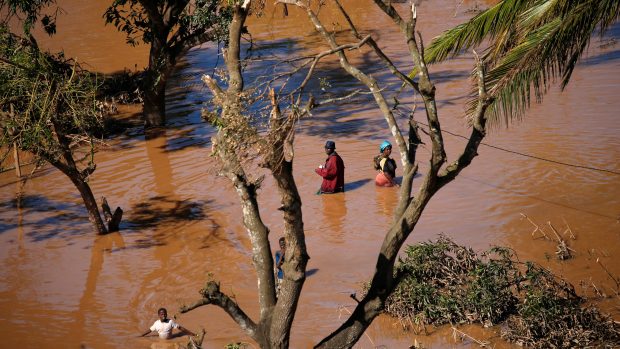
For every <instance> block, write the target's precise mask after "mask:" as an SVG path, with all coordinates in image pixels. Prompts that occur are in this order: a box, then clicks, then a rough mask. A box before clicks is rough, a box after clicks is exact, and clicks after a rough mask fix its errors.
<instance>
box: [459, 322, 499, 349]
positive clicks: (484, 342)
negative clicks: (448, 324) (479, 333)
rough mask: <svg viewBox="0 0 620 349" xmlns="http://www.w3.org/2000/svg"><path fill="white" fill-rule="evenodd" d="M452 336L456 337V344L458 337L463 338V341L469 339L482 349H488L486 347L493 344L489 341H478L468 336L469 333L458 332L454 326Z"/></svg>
mask: <svg viewBox="0 0 620 349" xmlns="http://www.w3.org/2000/svg"><path fill="white" fill-rule="evenodd" d="M452 336H453V337H454V341H455V342H456V340H457V336H458V337H460V338H461V341H463V339H464V338H467V339H469V340H471V341H473V342H474V343H476V344H478V345H479V346H480V347H481V348H486V347H488V346H489V345H490V344H491V342H489V341H482V340H479V339H476V338H474V337H472V336H470V335H468V334H467V333H465V332H463V331H460V330H458V329H457V328H456V327H454V326H452Z"/></svg>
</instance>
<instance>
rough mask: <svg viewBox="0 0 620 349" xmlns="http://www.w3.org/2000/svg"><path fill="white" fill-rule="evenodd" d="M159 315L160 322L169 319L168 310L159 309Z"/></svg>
mask: <svg viewBox="0 0 620 349" xmlns="http://www.w3.org/2000/svg"><path fill="white" fill-rule="evenodd" d="M157 315H158V316H159V320H161V321H164V320H166V319H167V318H168V311H167V310H166V308H159V310H157Z"/></svg>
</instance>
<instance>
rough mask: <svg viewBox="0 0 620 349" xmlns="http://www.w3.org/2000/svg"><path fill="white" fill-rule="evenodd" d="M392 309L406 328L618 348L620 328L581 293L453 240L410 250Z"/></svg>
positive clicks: (508, 255)
mask: <svg viewBox="0 0 620 349" xmlns="http://www.w3.org/2000/svg"><path fill="white" fill-rule="evenodd" d="M395 278H396V280H399V281H398V285H397V287H396V288H395V290H394V292H393V293H392V295H391V296H390V297H389V298H388V299H387V301H386V304H385V311H386V313H388V314H390V315H392V316H395V317H397V318H399V319H400V320H401V323H402V324H418V325H424V324H433V325H441V324H445V323H452V324H458V323H480V324H482V325H484V326H491V325H497V324H501V325H502V337H503V338H504V339H506V340H508V341H511V342H515V343H518V344H521V345H526V346H532V347H540V348H543V347H559V348H567V347H583V346H592V345H595V346H599V347H606V346H609V347H612V346H617V345H620V332H619V331H620V328H619V326H618V325H617V324H616V323H615V322H614V321H612V320H610V319H609V318H608V317H606V316H604V315H602V314H600V313H599V311H598V310H597V309H596V308H594V307H592V306H587V307H584V306H583V305H584V301H585V300H584V299H583V298H581V297H579V296H578V295H577V294H576V292H575V290H574V287H573V286H572V285H571V284H569V283H568V282H566V281H564V280H562V279H560V278H558V277H556V276H555V275H553V274H552V273H551V272H550V271H548V270H546V269H544V268H543V267H541V266H539V265H536V264H534V263H522V262H520V261H518V260H517V258H516V256H515V254H514V252H513V251H512V250H510V249H508V248H502V247H494V248H491V249H490V250H488V251H486V252H484V253H481V254H479V255H478V254H476V253H475V252H474V251H473V250H472V249H471V248H466V247H463V246H459V245H457V244H456V243H454V242H453V241H452V240H450V239H449V238H447V237H445V236H441V237H440V238H439V239H438V240H437V241H435V242H423V243H420V244H417V245H415V246H408V247H407V248H406V250H405V256H404V258H402V259H400V260H399V263H398V264H397V266H396V271H395Z"/></svg>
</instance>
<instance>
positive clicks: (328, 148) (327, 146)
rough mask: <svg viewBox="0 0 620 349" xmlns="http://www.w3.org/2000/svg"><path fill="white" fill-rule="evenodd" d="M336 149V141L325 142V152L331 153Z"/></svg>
mask: <svg viewBox="0 0 620 349" xmlns="http://www.w3.org/2000/svg"><path fill="white" fill-rule="evenodd" d="M334 150H336V143H335V142H334V141H327V142H325V154H327V155H329V154H331V153H333V152H334Z"/></svg>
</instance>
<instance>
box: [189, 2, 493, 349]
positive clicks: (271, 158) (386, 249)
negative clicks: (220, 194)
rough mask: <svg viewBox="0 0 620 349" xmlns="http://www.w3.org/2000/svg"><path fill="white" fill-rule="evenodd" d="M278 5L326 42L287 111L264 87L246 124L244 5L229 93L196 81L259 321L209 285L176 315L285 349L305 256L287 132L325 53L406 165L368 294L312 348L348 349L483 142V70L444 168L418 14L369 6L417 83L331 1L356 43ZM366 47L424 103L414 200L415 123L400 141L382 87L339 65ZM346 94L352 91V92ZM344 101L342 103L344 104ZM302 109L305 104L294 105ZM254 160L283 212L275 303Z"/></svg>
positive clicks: (236, 20) (230, 51)
mask: <svg viewBox="0 0 620 349" xmlns="http://www.w3.org/2000/svg"><path fill="white" fill-rule="evenodd" d="M278 2H279V3H282V4H284V5H293V6H297V7H299V8H301V9H302V10H304V11H305V12H306V14H307V16H308V18H309V20H310V21H311V22H312V24H313V25H314V27H315V28H316V29H317V30H318V32H319V33H320V34H321V35H322V37H323V38H324V39H325V42H326V43H327V44H328V46H329V49H328V50H327V51H324V52H321V53H319V54H317V55H316V56H314V57H313V58H312V59H310V60H309V61H308V62H309V63H310V64H309V68H308V71H307V74H306V78H305V79H304V80H303V82H302V83H301V85H300V86H298V87H297V88H296V89H294V90H293V92H294V93H296V97H295V98H293V96H291V98H290V100H292V101H293V102H292V103H290V104H289V105H288V106H287V107H286V109H285V111H284V112H283V111H281V109H280V108H281V103H279V101H278V96H277V95H276V93H275V92H274V90H273V89H272V90H271V91H270V94H269V95H270V98H269V104H270V118H269V126H268V127H267V129H266V130H258V129H257V128H256V127H255V126H253V125H254V124H253V123H252V120H251V118H250V117H248V109H249V108H248V106H249V105H250V104H251V103H252V102H251V100H252V98H254V97H252V96H253V95H255V94H253V93H252V92H250V90H247V89H245V86H244V80H243V74H242V73H243V72H242V68H241V62H240V38H241V31H242V28H243V25H244V21H245V19H246V18H247V16H248V8H249V7H248V5H249V3H250V0H245V1H243V3H240V2H236V4H235V5H233V19H232V22H231V24H230V27H229V38H228V47H227V49H226V50H225V52H224V56H225V62H226V67H227V85H228V87H227V89H223V88H222V87H221V85H220V83H218V81H217V80H216V79H214V78H213V77H211V76H204V77H203V81H204V82H205V84H206V85H207V86H208V87H209V89H210V90H211V92H212V93H213V102H214V104H215V105H216V106H217V111H207V112H205V118H206V119H207V120H209V121H210V122H211V123H212V124H213V125H216V126H217V128H218V133H217V135H216V136H214V137H213V139H212V143H213V153H214V154H215V155H216V156H217V157H218V158H219V159H220V160H221V174H222V175H225V176H226V177H228V178H229V179H230V180H231V182H232V183H233V186H234V188H235V190H236V192H237V194H238V196H239V199H240V202H241V206H242V208H243V220H244V225H245V227H246V229H247V231H248V234H249V237H250V241H251V243H252V256H253V263H254V267H255V269H256V271H257V277H258V292H259V303H260V317H259V319H258V321H255V320H252V319H251V318H250V317H249V316H248V315H247V314H245V313H244V312H243V310H242V309H241V308H240V307H239V305H238V304H237V303H236V302H235V301H234V300H232V299H231V298H230V297H228V296H227V295H225V294H224V293H222V292H221V291H220V288H219V284H218V283H217V282H216V281H209V282H208V283H207V285H206V286H205V288H204V289H202V290H201V291H200V293H201V296H202V297H201V299H199V300H198V301H196V302H195V303H193V304H191V305H187V306H184V307H182V309H181V311H182V312H187V311H190V310H192V309H195V308H197V307H199V306H202V305H207V304H214V305H217V306H219V307H221V308H222V309H224V310H225V311H226V312H227V313H228V314H229V315H230V316H231V317H232V318H233V319H234V320H235V321H236V322H237V323H238V324H239V326H240V327H241V328H242V329H243V330H244V331H245V332H246V334H247V335H248V336H250V337H251V338H253V339H254V340H255V341H256V342H257V343H258V344H259V345H260V347H261V348H286V347H288V344H289V336H290V328H291V325H292V322H293V319H294V316H295V313H296V308H297V303H298V300H299V296H300V294H301V290H302V287H303V284H304V281H305V271H306V264H307V261H308V253H307V251H306V245H305V235H304V230H303V220H302V211H301V201H300V197H299V194H298V192H297V187H296V185H295V181H294V178H293V175H292V166H293V157H294V153H293V139H294V128H293V126H294V124H295V123H296V122H297V120H298V119H299V118H300V117H302V116H303V115H305V114H306V113H308V112H309V111H310V110H311V109H312V108H313V107H315V106H317V105H320V104H323V103H326V102H328V101H316V100H315V99H314V98H313V97H312V96H311V95H310V96H309V97H307V98H303V97H302V93H303V91H304V89H305V87H306V84H307V82H308V80H309V79H310V77H311V75H312V73H313V71H314V69H315V67H316V65H317V63H318V61H319V60H320V59H321V58H322V57H325V56H328V55H332V54H334V55H337V58H338V61H339V62H340V65H341V66H342V68H343V69H344V70H345V71H347V72H348V73H349V74H350V75H351V76H353V77H355V78H356V79H357V80H359V81H360V82H361V83H362V84H363V85H365V86H366V87H367V89H368V91H369V94H370V95H372V96H373V98H374V100H375V102H376V103H377V106H378V108H379V109H380V110H381V112H382V114H383V116H384V118H385V120H386V122H387V124H388V127H389V129H390V132H391V133H392V135H393V137H394V138H395V140H396V144H397V145H398V149H399V151H400V154H401V159H402V161H403V167H404V178H403V185H402V186H401V189H400V190H401V199H400V203H399V206H398V208H397V209H396V211H395V216H394V223H393V225H392V226H391V227H390V228H389V230H388V231H387V233H386V235H385V238H384V242H383V245H382V247H381V250H380V251H379V254H378V256H377V263H376V268H375V272H374V274H373V277H372V281H371V286H370V289H369V291H368V293H367V294H366V295H365V296H364V298H363V299H361V300H359V302H358V305H357V307H356V309H355V310H354V312H353V313H352V314H351V316H350V317H349V319H348V320H347V321H345V322H344V323H343V324H342V326H340V328H338V329H337V330H336V331H334V332H333V333H332V334H330V335H329V336H327V337H326V338H325V339H324V340H322V341H321V342H320V343H318V344H317V347H321V348H348V347H352V346H353V345H354V344H355V343H356V342H357V341H358V340H359V338H360V337H361V336H362V334H363V333H364V331H365V330H366V329H367V328H368V326H369V325H370V324H371V322H372V321H373V319H374V318H375V317H376V316H377V315H379V314H380V313H381V312H382V310H383V306H384V303H385V301H386V299H387V297H388V296H389V295H390V293H391V292H392V291H393V289H394V288H395V286H396V285H397V283H398V280H399V275H394V263H395V260H396V257H397V255H398V252H399V250H400V249H401V247H402V245H403V244H404V242H405V240H406V239H407V237H408V236H409V235H410V234H411V232H412V231H413V229H414V227H415V225H416V223H417V222H418V220H419V218H420V216H421V214H422V212H423V210H424V208H425V207H426V205H427V203H428V202H429V201H430V199H431V198H432V197H433V195H434V194H435V193H437V191H438V190H439V189H441V188H442V187H443V186H444V185H446V184H447V183H449V182H451V181H452V180H453V179H454V178H455V177H456V176H457V175H458V173H459V172H460V171H461V170H462V169H463V168H465V167H466V166H468V165H469V164H470V163H471V161H472V159H473V158H474V157H475V156H476V154H477V153H476V149H477V147H478V145H479V144H480V141H481V140H482V138H483V137H484V136H485V121H486V119H485V111H486V108H487V106H488V104H489V103H490V102H491V100H492V98H490V97H489V96H488V95H487V93H486V89H485V84H484V69H483V65H482V63H481V62H480V61H478V64H477V68H476V72H477V84H478V92H479V98H478V112H477V113H476V115H475V117H474V118H473V119H472V120H471V125H472V133H471V136H470V141H469V143H468V144H467V145H466V146H465V148H464V149H463V150H462V153H461V155H460V156H459V157H458V159H457V160H456V161H454V162H452V163H450V164H448V165H447V166H444V165H445V163H446V154H445V150H444V144H443V139H442V133H441V127H440V122H439V118H438V114H437V108H436V105H435V86H434V85H433V83H432V81H431V79H430V77H429V73H428V70H427V68H426V64H425V63H424V46H423V43H422V42H421V39H419V38H420V37H421V36H418V37H416V32H415V24H416V8H415V6H411V8H410V11H409V17H408V19H407V20H405V19H403V18H401V17H400V15H399V14H398V13H397V12H396V10H395V9H394V8H393V7H392V6H391V5H390V4H385V3H383V2H381V1H379V0H376V1H375V4H376V5H377V6H378V7H379V8H380V9H381V10H382V11H383V12H384V13H386V14H387V15H388V16H390V18H392V19H393V21H394V23H395V24H396V25H397V26H398V27H399V28H400V29H401V31H402V33H403V35H404V40H405V42H406V44H407V47H408V49H409V53H410V55H411V59H412V61H413V63H414V64H415V66H416V67H417V68H418V70H419V71H420V73H419V75H418V76H417V79H411V78H409V77H407V76H406V75H405V74H403V73H401V72H400V71H399V70H398V68H397V67H396V66H395V65H394V64H393V63H392V61H391V60H390V59H389V58H388V57H387V56H386V55H385V54H384V53H383V52H382V51H381V50H380V48H379V46H378V45H377V44H376V42H375V41H374V39H373V38H372V37H371V36H370V35H367V36H364V37H362V36H361V35H360V34H359V32H358V31H357V29H356V28H355V26H354V24H353V23H352V21H351V20H350V17H349V16H348V15H347V14H346V12H345V10H344V9H343V7H342V6H341V5H340V3H338V2H337V1H335V5H336V6H338V8H339V9H340V10H341V12H342V14H343V15H344V17H345V19H346V20H347V22H348V23H349V26H350V30H351V33H352V34H353V37H354V38H355V39H356V41H355V42H352V43H347V44H339V43H338V42H337V41H336V39H335V35H334V33H330V32H328V31H327V30H326V29H325V27H324V26H323V24H322V23H321V21H320V20H319V18H318V16H317V14H316V12H315V10H313V9H312V7H311V6H310V5H311V4H310V1H307V0H304V1H296V0H280V1H278ZM364 45H366V46H368V47H370V49H371V50H373V52H375V53H376V54H377V56H378V57H379V58H380V59H382V61H383V62H384V63H385V65H386V68H387V69H389V70H390V71H391V72H392V73H393V74H394V75H395V76H397V77H398V78H400V79H401V80H402V81H403V82H405V83H406V84H408V86H411V87H412V88H413V90H414V91H415V93H418V94H420V95H421V96H422V100H423V102H424V106H425V110H426V120H427V122H428V125H429V126H428V130H427V131H426V132H427V133H428V134H429V136H430V139H431V143H432V156H431V160H430V166H429V170H428V171H427V173H426V174H425V177H424V181H423V183H422V185H421V187H420V189H419V190H418V192H417V194H416V195H415V196H413V197H412V196H411V194H412V181H413V177H414V175H415V172H416V170H417V166H415V164H414V162H415V151H416V148H417V145H418V143H419V142H420V138H419V136H418V132H417V127H418V126H417V124H416V122H415V121H414V120H413V116H412V115H411V116H410V120H409V124H408V127H409V140H408V141H405V137H404V136H403V135H402V132H401V130H400V129H399V125H398V123H397V121H396V118H395V116H394V114H393V108H392V107H391V106H390V105H389V103H388V102H387V100H386V98H385V96H384V90H383V88H382V87H381V85H380V83H379V82H378V81H377V80H376V79H374V78H373V77H372V76H370V75H369V74H366V73H364V72H363V70H362V69H360V68H358V67H355V66H354V65H353V64H351V63H350V62H349V60H348V58H347V54H346V51H347V50H352V49H359V48H360V47H361V46H364ZM354 93H359V92H358V91H356V92H354ZM345 97H346V96H345ZM302 103H304V104H303V105H302ZM257 158H258V159H260V161H259V163H258V164H259V165H260V166H262V167H265V168H267V169H268V170H269V171H270V173H271V175H272V176H273V178H274V179H275V182H276V185H277V188H278V193H279V195H280V199H281V203H282V206H281V207H280V210H281V211H282V212H283V220H284V235H285V237H286V243H287V246H286V251H287V253H286V257H285V262H284V265H283V270H284V280H283V284H282V289H281V293H280V295H279V297H276V293H275V283H274V276H273V259H272V256H271V249H270V246H269V240H268V234H269V229H268V228H267V227H266V226H265V224H264V223H263V221H262V219H261V217H260V211H259V206H258V202H257V200H256V197H257V190H258V189H259V188H260V185H261V183H262V179H263V178H262V177H258V178H250V177H251V176H250V175H249V174H250V173H254V171H251V170H248V168H251V167H249V166H251V165H249V164H248V163H249V162H251V161H250V160H252V159H257Z"/></svg>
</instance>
